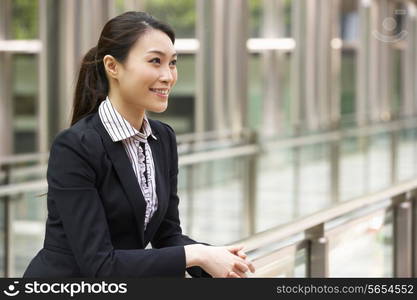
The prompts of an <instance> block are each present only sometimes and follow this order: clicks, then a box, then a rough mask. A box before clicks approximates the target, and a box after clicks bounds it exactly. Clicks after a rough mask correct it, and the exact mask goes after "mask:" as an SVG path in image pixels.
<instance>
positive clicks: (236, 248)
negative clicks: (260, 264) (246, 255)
mask: <svg viewBox="0 0 417 300" xmlns="http://www.w3.org/2000/svg"><path fill="white" fill-rule="evenodd" d="M242 249H243V245H232V246H228V247H227V250H229V251H231V252H238V251H240V250H242Z"/></svg>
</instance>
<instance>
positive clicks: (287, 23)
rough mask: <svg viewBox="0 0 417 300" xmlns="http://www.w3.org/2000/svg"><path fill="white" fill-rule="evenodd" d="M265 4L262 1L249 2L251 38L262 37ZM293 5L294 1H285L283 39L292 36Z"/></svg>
mask: <svg viewBox="0 0 417 300" xmlns="http://www.w3.org/2000/svg"><path fill="white" fill-rule="evenodd" d="M263 3H264V1H262V0H249V3H248V5H249V36H250V37H251V38H259V37H261V36H262V22H263V17H264V16H263V10H264V8H263ZM291 5H292V0H284V1H283V11H282V13H283V18H284V24H283V25H284V29H283V30H284V32H283V36H282V37H290V36H291ZM277 15H278V14H277Z"/></svg>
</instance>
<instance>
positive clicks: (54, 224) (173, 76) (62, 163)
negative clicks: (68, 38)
mask: <svg viewBox="0 0 417 300" xmlns="http://www.w3.org/2000/svg"><path fill="white" fill-rule="evenodd" d="M174 41H175V36H174V33H173V31H172V29H171V28H170V27H169V26H168V25H166V24H163V23H161V22H159V21H157V20H156V19H154V18H153V17H151V16H150V15H148V14H146V13H143V12H127V13H124V14H122V15H120V16H118V17H115V18H113V19H111V20H110V21H108V22H107V24H106V25H105V26H104V28H103V31H102V33H101V36H100V39H99V41H98V45H97V47H94V48H92V49H91V50H90V51H89V52H88V53H87V54H86V56H85V57H84V59H83V61H82V65H81V69H80V72H79V77H78V82H77V87H76V92H75V97H74V105H73V116H72V122H71V125H72V126H71V127H70V128H68V129H66V130H64V131H62V132H61V133H60V134H58V135H57V137H56V138H55V140H54V142H53V145H52V147H51V151H50V158H49V164H48V171H47V180H48V199H47V202H48V219H47V222H46V233H45V241H44V247H43V249H42V250H41V251H39V253H38V254H37V255H36V256H35V257H34V258H33V259H32V261H31V263H30V264H29V266H28V268H27V270H26V272H25V274H24V277H104V276H124V277H126V276H131V277H147V276H159V277H160V276H178V277H184V275H185V270H187V271H188V273H190V274H191V276H193V277H246V274H245V272H247V271H248V270H250V271H252V272H254V268H253V265H252V264H251V262H250V261H248V260H247V259H246V255H245V253H244V252H243V251H242V246H230V247H213V246H210V245H208V244H203V243H198V242H196V241H194V240H192V239H190V238H189V237H187V236H185V235H183V234H182V231H181V227H180V220H179V214H178V202H179V199H178V196H177V173H178V157H177V147H176V141H175V134H174V131H173V130H172V128H171V127H170V126H169V125H167V124H164V123H162V122H159V121H154V120H151V119H148V118H147V117H146V115H145V111H153V112H163V111H165V110H166V108H167V105H168V95H169V92H170V91H171V89H172V87H173V86H174V84H175V82H176V80H177V69H176V57H177V55H176V53H175V50H174ZM149 242H150V243H151V245H152V247H153V248H152V249H145V247H146V246H147V245H148V243H149Z"/></svg>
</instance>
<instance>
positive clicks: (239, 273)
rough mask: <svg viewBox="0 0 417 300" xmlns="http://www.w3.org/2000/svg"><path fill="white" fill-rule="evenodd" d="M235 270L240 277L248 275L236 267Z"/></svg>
mask: <svg viewBox="0 0 417 300" xmlns="http://www.w3.org/2000/svg"><path fill="white" fill-rule="evenodd" d="M233 272H235V273H236V274H237V275H238V276H239V278H246V277H248V276H247V275H246V273H245V272H241V271H240V270H237V269H235V270H233Z"/></svg>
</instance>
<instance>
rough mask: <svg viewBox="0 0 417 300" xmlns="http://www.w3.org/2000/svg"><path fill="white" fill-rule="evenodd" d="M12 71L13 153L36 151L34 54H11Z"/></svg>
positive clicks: (36, 90)
mask: <svg viewBox="0 0 417 300" xmlns="http://www.w3.org/2000/svg"><path fill="white" fill-rule="evenodd" d="M12 72H13V88H12V103H13V129H14V130H13V132H14V153H24V152H36V149H37V143H36V135H37V134H36V132H37V117H36V114H37V111H36V107H37V101H38V80H37V77H38V63H37V57H36V55H32V54H15V55H13V62H12Z"/></svg>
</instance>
